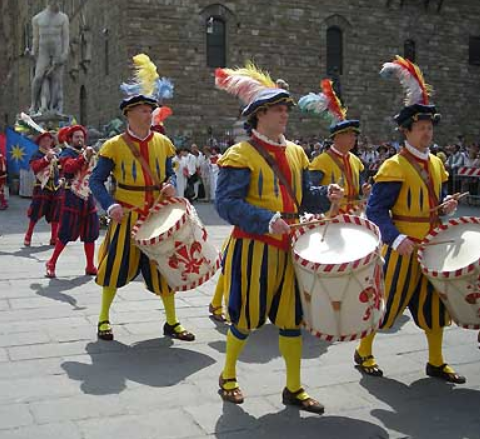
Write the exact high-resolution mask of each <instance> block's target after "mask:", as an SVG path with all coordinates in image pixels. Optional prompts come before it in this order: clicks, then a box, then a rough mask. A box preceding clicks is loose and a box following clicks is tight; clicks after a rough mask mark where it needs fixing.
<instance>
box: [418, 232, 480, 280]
mask: <svg viewBox="0 0 480 439" xmlns="http://www.w3.org/2000/svg"><path fill="white" fill-rule="evenodd" d="M442 241H454V242H451V243H445V244H438V245H430V246H425V247H424V249H423V262H422V264H423V265H424V266H425V267H426V268H428V269H429V270H434V271H438V272H442V271H443V272H447V271H456V270H461V269H462V268H465V267H467V266H469V265H470V264H473V263H476V262H478V260H479V258H480V224H475V223H468V224H459V225H455V226H453V227H449V228H448V229H446V230H443V231H442V232H440V233H439V234H438V235H436V236H434V237H433V238H432V239H430V240H429V242H430V243H432V244H433V243H435V242H442Z"/></svg>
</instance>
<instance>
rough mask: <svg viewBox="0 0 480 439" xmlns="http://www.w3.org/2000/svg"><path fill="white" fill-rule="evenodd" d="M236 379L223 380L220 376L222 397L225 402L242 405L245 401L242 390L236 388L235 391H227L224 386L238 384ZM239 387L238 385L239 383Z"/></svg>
mask: <svg viewBox="0 0 480 439" xmlns="http://www.w3.org/2000/svg"><path fill="white" fill-rule="evenodd" d="M236 382H237V379H236V378H223V376H222V374H220V376H219V378H218V385H219V386H220V395H221V396H222V399H223V400H224V401H228V402H231V403H233V404H242V403H243V401H244V398H243V393H242V391H241V390H240V387H235V389H225V388H224V387H223V386H224V385H225V384H226V383H236ZM237 386H238V383H237Z"/></svg>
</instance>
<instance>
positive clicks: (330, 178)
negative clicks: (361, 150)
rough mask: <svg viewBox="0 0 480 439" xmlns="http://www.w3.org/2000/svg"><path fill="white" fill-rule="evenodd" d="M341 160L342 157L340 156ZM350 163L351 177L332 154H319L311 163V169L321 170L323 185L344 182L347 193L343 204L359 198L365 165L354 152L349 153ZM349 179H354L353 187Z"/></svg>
mask: <svg viewBox="0 0 480 439" xmlns="http://www.w3.org/2000/svg"><path fill="white" fill-rule="evenodd" d="M338 160H339V161H342V158H341V157H340V156H339V157H338ZM348 163H349V164H350V170H351V177H350V178H347V176H346V175H344V174H343V172H342V170H341V169H340V168H339V166H338V165H337V164H336V163H335V161H334V160H333V159H332V157H331V156H330V154H328V153H326V152H323V153H322V154H320V155H319V156H317V157H315V158H314V159H313V161H312V163H310V167H309V169H310V171H321V172H322V173H323V178H322V180H321V181H320V184H321V185H328V184H331V183H337V184H338V183H339V182H342V185H343V189H344V192H345V195H344V197H343V200H342V204H348V201H352V200H354V199H357V198H358V196H359V194H360V172H362V171H363V169H364V166H363V163H362V161H361V160H360V159H359V158H358V157H357V156H356V155H354V154H352V153H348ZM349 180H351V181H352V183H353V187H350V184H349Z"/></svg>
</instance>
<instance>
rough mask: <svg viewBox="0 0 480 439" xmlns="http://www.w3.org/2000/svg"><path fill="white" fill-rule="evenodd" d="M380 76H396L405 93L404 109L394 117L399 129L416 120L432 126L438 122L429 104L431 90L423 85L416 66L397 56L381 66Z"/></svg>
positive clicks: (435, 112) (432, 107)
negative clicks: (431, 123) (427, 121)
mask: <svg viewBox="0 0 480 439" xmlns="http://www.w3.org/2000/svg"><path fill="white" fill-rule="evenodd" d="M380 75H381V76H382V77H383V78H391V77H392V76H396V77H397V78H398V80H399V81H400V84H401V85H402V87H403V90H404V92H405V107H404V108H403V109H402V110H401V111H400V113H398V114H397V115H396V116H395V117H394V119H395V122H397V124H398V126H399V127H404V126H408V125H409V124H410V123H412V122H416V121H417V120H431V121H432V122H433V123H434V124H437V123H438V122H439V121H440V114H438V113H437V111H436V109H435V106H434V105H430V104H429V97H430V96H431V95H432V94H433V88H432V87H431V86H430V85H428V84H426V83H425V80H424V78H423V73H422V71H421V70H420V69H419V67H418V66H417V65H416V64H414V63H412V62H411V61H409V60H408V59H404V58H402V57H401V56H398V55H397V56H396V58H395V60H394V61H392V62H387V63H385V64H384V65H383V67H382V69H381V70H380Z"/></svg>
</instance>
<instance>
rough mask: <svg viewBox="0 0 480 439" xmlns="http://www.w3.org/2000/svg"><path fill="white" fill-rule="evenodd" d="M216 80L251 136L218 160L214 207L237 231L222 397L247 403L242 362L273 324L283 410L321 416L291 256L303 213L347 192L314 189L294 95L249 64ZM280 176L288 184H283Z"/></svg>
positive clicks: (227, 280) (228, 263) (230, 253)
mask: <svg viewBox="0 0 480 439" xmlns="http://www.w3.org/2000/svg"><path fill="white" fill-rule="evenodd" d="M215 75H216V85H217V87H218V88H220V89H223V90H226V91H228V92H230V93H232V94H234V95H236V96H238V97H240V99H242V100H243V102H244V103H245V104H246V107H245V109H244V110H243V113H242V114H243V116H244V117H245V118H246V120H247V122H246V128H247V132H248V134H249V136H250V138H249V140H248V141H244V142H241V143H237V144H236V145H234V146H232V147H230V148H229V149H228V150H227V152H226V153H225V154H224V155H223V156H222V158H221V159H220V160H219V161H218V165H219V167H220V172H219V177H218V185H217V191H216V198H215V206H216V208H217V210H218V213H219V215H220V216H221V217H222V218H223V219H225V220H226V221H228V222H229V223H230V224H232V225H234V229H233V232H232V234H231V236H230V240H229V241H228V245H227V247H226V249H225V252H224V267H223V270H224V276H223V277H221V278H222V279H223V281H224V291H225V295H226V303H227V305H228V306H227V309H228V314H229V318H230V320H231V326H230V328H229V330H228V334H227V347H226V358H225V365H224V368H223V371H222V373H221V374H220V378H219V386H220V391H221V396H222V398H223V399H224V400H225V401H229V402H232V403H235V404H241V403H242V402H243V400H244V397H243V393H242V391H241V390H240V387H239V384H238V381H237V371H236V364H237V360H238V358H239V356H240V354H241V352H242V350H243V348H244V346H245V343H246V341H247V338H248V335H249V334H250V332H251V331H253V330H255V329H258V328H260V327H261V326H262V325H263V324H264V323H265V322H266V320H267V318H268V319H269V320H270V321H271V322H272V323H273V324H275V325H276V326H277V327H278V328H279V331H280V333H279V348H280V353H281V354H282V356H283V357H284V360H285V363H286V369H287V377H286V385H285V388H284V390H283V395H282V398H283V403H284V404H288V405H294V406H297V407H298V408H299V409H303V410H307V411H310V412H314V413H318V414H321V413H323V411H324V407H323V405H322V404H320V403H319V402H318V401H316V400H315V399H313V398H311V397H310V396H309V395H308V393H307V392H306V391H305V390H304V389H303V387H302V385H301V380H300V362H301V355H302V338H301V332H300V323H301V320H302V312H301V304H300V297H299V291H298V285H297V282H296V279H295V274H294V269H293V263H292V259H291V253H290V250H289V236H288V235H289V233H290V226H289V224H292V223H294V222H298V216H299V209H305V210H309V211H311V212H312V213H315V212H319V211H321V210H326V208H328V206H329V200H331V201H338V200H339V199H340V198H341V197H342V196H343V191H342V190H341V189H340V188H339V187H338V186H336V185H330V186H329V187H312V186H311V185H310V181H309V175H308V158H307V156H306V154H305V152H304V151H303V149H302V148H301V147H300V146H298V145H295V144H294V143H291V142H289V141H287V140H286V139H285V136H284V132H285V130H286V127H287V122H288V118H289V111H290V109H291V108H292V106H293V105H294V101H293V99H292V98H291V96H290V93H289V92H288V91H286V90H284V89H281V88H278V87H277V86H276V84H275V83H274V82H273V81H272V80H271V79H270V77H269V76H268V75H266V74H264V73H262V72H260V71H258V69H256V68H255V67H254V66H253V65H250V64H248V65H247V66H246V68H244V69H238V70H231V69H217V71H216V73H215ZM262 152H263V153H264V154H265V155H266V156H267V157H268V158H269V160H272V162H273V168H272V167H271V166H270V165H269V164H268V163H267V162H266V160H265V158H264V156H262ZM275 168H276V170H275V171H274V170H273V169H275ZM280 173H281V174H283V176H284V182H283V183H282V182H280V183H279V180H278V176H277V175H280ZM297 200H301V206H298V201H297Z"/></svg>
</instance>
